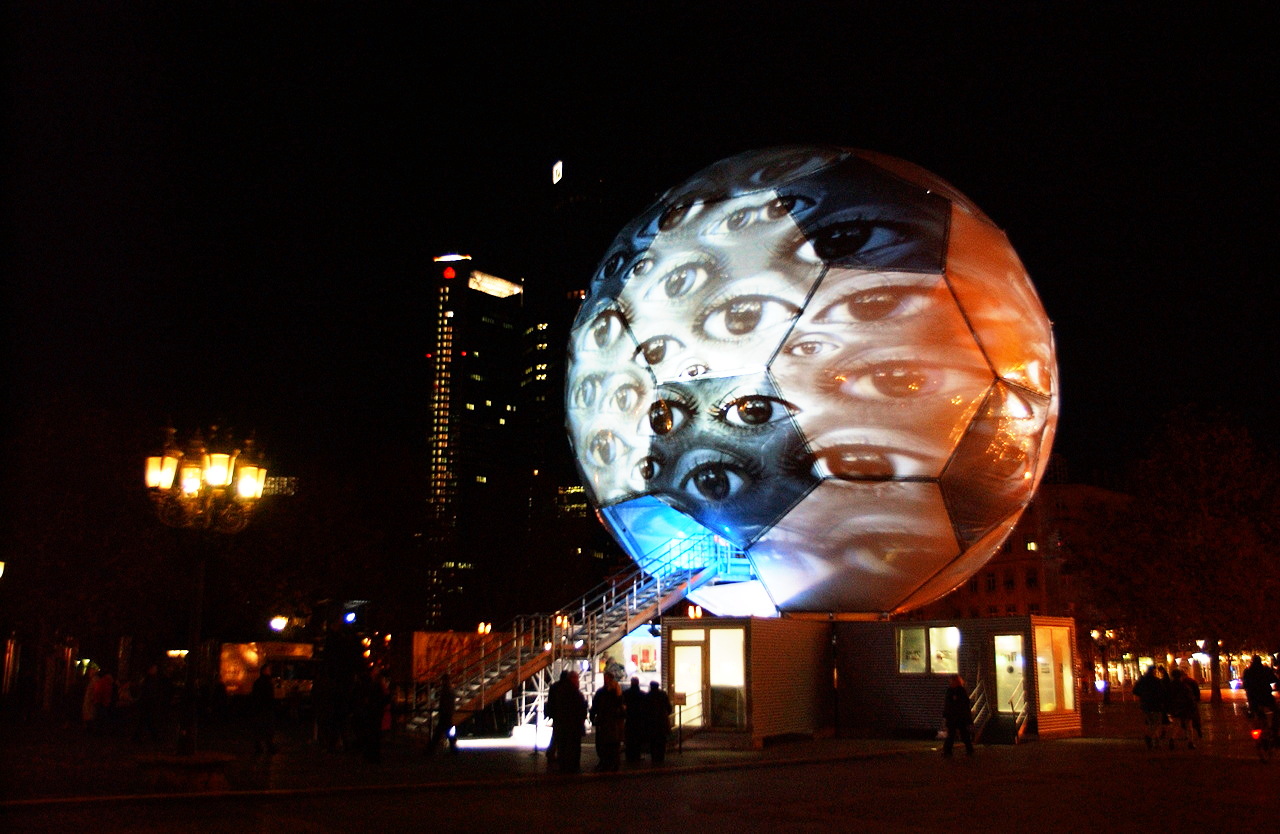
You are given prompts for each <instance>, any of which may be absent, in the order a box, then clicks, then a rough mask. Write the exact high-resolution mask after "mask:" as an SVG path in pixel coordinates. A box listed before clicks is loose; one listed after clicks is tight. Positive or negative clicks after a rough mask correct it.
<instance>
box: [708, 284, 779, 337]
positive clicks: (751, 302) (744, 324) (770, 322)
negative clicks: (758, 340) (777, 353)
mask: <svg viewBox="0 0 1280 834" xmlns="http://www.w3.org/2000/svg"><path fill="white" fill-rule="evenodd" d="M799 314H800V308H799V307H796V306H795V305H794V304H791V303H789V302H786V301H783V300H782V299H780V298H775V297H773V296H771V295H743V296H739V297H737V298H732V299H729V300H728V301H726V302H724V303H723V304H719V305H717V306H715V307H712V308H711V309H710V310H708V311H707V313H706V315H705V316H704V318H703V319H702V322H701V327H702V331H703V332H704V333H705V334H706V335H707V336H708V338H712V339H720V340H722V341H724V340H732V339H738V338H741V337H743V336H747V335H749V334H751V333H754V332H755V331H757V330H762V329H767V328H770V327H773V326H774V325H776V324H781V323H783V322H787V321H790V320H792V319H794V318H795V317H796V316H797V315H799Z"/></svg>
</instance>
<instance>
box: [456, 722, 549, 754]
mask: <svg viewBox="0 0 1280 834" xmlns="http://www.w3.org/2000/svg"><path fill="white" fill-rule="evenodd" d="M535 739H536V741H537V744H538V749H539V750H546V749H547V745H548V744H550V743H551V725H549V724H539V725H538V726H536V727H535V726H534V725H532V724H521V725H520V726H519V727H516V728H515V729H514V730H512V731H511V735H510V736H509V737H507V738H460V739H458V749H459V750H532V749H533V745H534V741H535Z"/></svg>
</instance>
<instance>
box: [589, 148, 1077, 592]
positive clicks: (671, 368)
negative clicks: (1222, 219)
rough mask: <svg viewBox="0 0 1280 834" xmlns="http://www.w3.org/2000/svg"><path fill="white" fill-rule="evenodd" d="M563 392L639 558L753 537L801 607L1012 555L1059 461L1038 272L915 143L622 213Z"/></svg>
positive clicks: (757, 558)
mask: <svg viewBox="0 0 1280 834" xmlns="http://www.w3.org/2000/svg"><path fill="white" fill-rule="evenodd" d="M565 397H566V406H567V428H568V432H569V438H570V442H571V443H572V445H573V449H574V454H575V457H576V459H577V462H578V467H579V470H580V472H581V474H582V477H583V483H584V484H585V486H586V488H587V490H588V493H589V494H590V497H591V499H592V501H593V503H594V505H595V506H596V508H597V511H598V513H599V515H600V518H601V519H602V521H603V522H604V523H605V524H606V526H607V527H608V528H609V529H610V531H611V532H612V533H613V535H614V536H615V537H616V538H617V540H618V541H619V543H620V544H621V545H622V547H623V548H624V549H626V551H627V552H628V553H629V554H630V555H631V557H632V558H633V559H635V560H636V561H637V562H638V563H640V565H641V567H643V568H645V569H646V570H649V571H650V572H659V571H660V570H661V569H662V568H661V567H660V566H661V565H662V564H663V563H664V562H665V561H666V560H669V559H671V558H673V557H675V558H676V559H677V560H683V561H684V562H685V565H684V566H686V567H690V566H692V567H696V566H697V562H698V560H703V561H707V560H709V558H710V557H708V556H706V555H705V554H707V553H709V552H710V551H711V550H713V549H714V547H715V546H717V545H718V546H721V547H723V546H724V545H725V543H730V544H732V545H734V546H736V548H739V549H741V551H743V552H745V554H746V557H747V558H748V559H749V562H750V568H751V572H752V573H753V574H754V579H751V578H750V577H748V579H750V581H753V582H755V583H756V586H757V590H758V591H760V592H763V594H764V595H767V600H768V602H769V603H770V604H771V605H772V607H774V608H776V609H777V610H778V611H781V612H785V613H826V614H853V615H858V614H885V613H895V612H903V611H907V610H909V609H912V608H915V607H918V606H920V605H923V604H925V603H928V602H930V601H932V600H934V599H936V598H938V597H940V596H942V595H943V594H945V593H947V592H948V591H950V590H952V589H953V588H955V587H956V586H958V585H959V584H961V583H962V582H963V581H964V580H965V579H967V578H968V577H969V576H970V575H971V574H972V573H973V572H974V571H976V570H977V569H978V568H979V567H981V566H982V564H983V563H984V562H986V561H987V560H988V559H989V558H990V557H991V555H992V554H993V553H995V551H996V550H997V548H999V546H1000V545H1001V543H1002V542H1003V541H1004V539H1005V538H1006V537H1007V536H1008V534H1009V533H1010V531H1011V530H1012V529H1013V526H1014V524H1015V523H1016V522H1017V520H1018V517H1019V516H1020V515H1021V514H1022V512H1023V510H1024V509H1025V508H1026V506H1027V503H1028V502H1029V501H1030V500H1031V497H1032V494H1033V493H1034V491H1035V488H1036V486H1037V484H1038V483H1039V481H1040V477H1041V475H1042V474H1043V472H1044V468H1045V466H1046V464H1047V463H1048V458H1049V449H1050V445H1051V444H1052V441H1053V435H1054V430H1055V427H1056V424H1057V411H1058V382H1057V364H1056V359H1055V355H1054V344H1053V334H1052V331H1051V328H1050V324H1049V320H1048V318H1047V317H1046V316H1045V312H1044V309H1043V307H1042V306H1041V304H1040V301H1039V299H1038V297H1037V296H1036V293H1035V289H1034V288H1033V287H1032V285H1031V281H1030V280H1029V278H1028V277H1027V273H1026V270H1025V269H1024V268H1023V266H1022V263H1021V262H1020V261H1019V259H1018V256H1017V254H1016V253H1015V252H1014V250H1013V248H1012V247H1011V246H1010V245H1009V241H1008V239H1007V238H1006V236H1005V234H1004V233H1003V232H1002V231H1001V230H1000V229H999V228H998V227H996V225H995V224H993V223H992V222H991V220H990V219H988V218H987V217H986V215H984V214H983V213H982V212H981V211H980V210H979V209H978V207H977V206H975V205H974V204H973V203H972V202H970V201H969V200H968V199H967V198H966V197H964V196H963V195H962V194H960V193H959V192H958V191H956V190H955V189H954V188H952V187H951V186H950V185H948V184H947V183H946V182H944V181H943V180H941V179H939V178H938V177H936V176H934V175H933V174H930V173H929V172H927V171H925V170H923V169H921V168H919V167H917V166H915V165H912V164H910V163H907V162H904V161H902V160H899V159H894V158H892V157H888V156H883V155H881V154H876V153H871V152H867V151H861V150H849V149H842V148H831V147H787V148H775V149H771V150H763V151H754V152H749V153H745V154H741V155H739V156H735V157H732V158H730V159H726V160H723V161H721V162H718V163H716V164H715V165H712V166H711V167H709V168H707V169H706V170H704V171H702V172H701V173H699V174H697V175H695V176H694V177H693V178H692V179H690V180H689V181H687V182H685V183H684V184H682V185H679V186H677V187H675V188H673V189H671V190H670V191H668V192H667V193H666V194H665V195H663V196H662V197H661V199H659V200H658V201H657V203H655V204H654V205H653V206H652V207H650V208H649V209H648V210H647V211H645V212H644V213H643V214H641V215H640V216H639V217H637V218H636V219H635V220H634V221H632V222H631V223H630V224H629V225H628V226H627V227H626V228H625V229H623V231H622V232H621V233H620V234H619V235H618V237H617V238H616V239H615V240H614V242H613V244H612V246H611V247H610V248H609V250H608V252H607V253H606V255H605V257H604V260H603V261H602V262H601V264H600V266H599V268H598V269H597V271H596V273H595V275H594V277H593V279H592V282H591V288H590V291H589V293H588V295H587V297H586V299H585V301H584V302H583V305H582V307H581V309H580V311H579V313H578V317H577V319H576V321H575V322H574V326H573V331H572V333H571V336H570V345H569V366H568V373H567V379H566V391H565ZM717 587H719V586H717ZM703 593H704V594H705V597H704V599H706V600H708V601H709V602H710V601H712V600H714V598H715V594H713V593H711V589H704V591H703ZM723 598H728V597H727V596H726V597H723ZM760 598H762V599H763V598H765V597H764V596H761V597H760ZM711 607H712V609H713V610H714V609H715V606H714V604H713V605H712V606H711ZM730 608H732V606H730ZM718 613H742V612H734V611H727V612H718Z"/></svg>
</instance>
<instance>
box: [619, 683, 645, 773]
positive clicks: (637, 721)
mask: <svg viewBox="0 0 1280 834" xmlns="http://www.w3.org/2000/svg"><path fill="white" fill-rule="evenodd" d="M622 704H623V706H624V707H625V709H626V718H625V719H624V721H625V725H624V730H623V752H624V753H625V755H626V757H627V761H628V762H632V763H634V762H638V761H640V757H641V755H642V754H643V753H644V750H645V748H646V747H648V746H649V735H650V734H649V708H648V707H649V703H648V696H647V695H645V692H644V690H643V689H641V688H640V679H639V678H632V679H631V686H629V687H627V691H626V692H624V693H622Z"/></svg>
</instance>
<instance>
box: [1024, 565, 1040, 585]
mask: <svg viewBox="0 0 1280 834" xmlns="http://www.w3.org/2000/svg"><path fill="white" fill-rule="evenodd" d="M1039 587H1040V571H1038V570H1036V569H1035V568H1027V588H1028V589H1030V590H1035V589H1036V588H1039Z"/></svg>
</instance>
